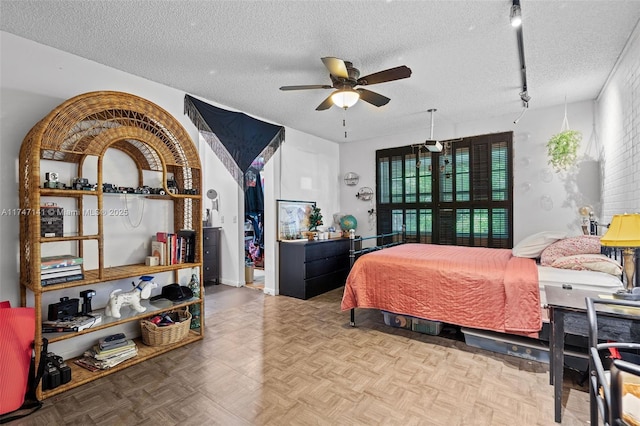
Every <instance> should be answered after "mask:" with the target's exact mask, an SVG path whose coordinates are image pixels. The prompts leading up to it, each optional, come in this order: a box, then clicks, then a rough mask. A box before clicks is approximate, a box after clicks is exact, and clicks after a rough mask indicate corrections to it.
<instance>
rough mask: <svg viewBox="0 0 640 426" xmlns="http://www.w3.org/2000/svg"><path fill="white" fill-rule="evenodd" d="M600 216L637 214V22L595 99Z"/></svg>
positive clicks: (639, 110)
mask: <svg viewBox="0 0 640 426" xmlns="http://www.w3.org/2000/svg"><path fill="white" fill-rule="evenodd" d="M597 112H598V116H597V129H598V133H599V140H600V146H601V149H602V160H603V161H602V171H603V174H602V176H603V178H602V206H603V211H602V218H601V221H602V222H604V223H608V222H609V221H610V220H611V217H612V216H613V215H614V214H620V213H640V25H638V26H636V28H635V31H634V32H633V34H632V35H631V37H630V38H629V42H628V44H627V46H626V49H625V51H624V52H623V54H622V56H621V57H620V60H619V62H618V64H617V67H616V69H615V70H614V73H613V74H612V75H611V78H610V79H609V81H608V83H607V84H606V86H605V87H604V90H603V91H602V93H601V94H600V96H599V97H598V100H597Z"/></svg>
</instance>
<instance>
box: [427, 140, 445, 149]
mask: <svg viewBox="0 0 640 426" xmlns="http://www.w3.org/2000/svg"><path fill="white" fill-rule="evenodd" d="M424 147H425V148H427V150H428V151H430V152H442V144H441V143H440V142H438V141H434V140H430V139H427V140H426V141H425V142H424Z"/></svg>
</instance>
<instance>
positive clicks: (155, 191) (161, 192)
mask: <svg viewBox="0 0 640 426" xmlns="http://www.w3.org/2000/svg"><path fill="white" fill-rule="evenodd" d="M149 192H150V193H151V194H155V195H167V191H165V190H164V188H149Z"/></svg>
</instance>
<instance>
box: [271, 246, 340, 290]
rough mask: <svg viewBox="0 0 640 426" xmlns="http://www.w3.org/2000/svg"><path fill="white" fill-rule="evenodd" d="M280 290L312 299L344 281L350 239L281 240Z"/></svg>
mask: <svg viewBox="0 0 640 426" xmlns="http://www.w3.org/2000/svg"><path fill="white" fill-rule="evenodd" d="M279 257H280V261H279V264H280V294H281V295H284V296H291V297H297V298H298V299H309V298H310V297H313V296H317V295H319V294H322V293H325V292H327V291H329V290H333V289H334V288H338V287H340V286H342V285H344V283H345V280H346V278H347V275H348V274H349V239H348V238H339V239H334V240H318V241H300V242H298V241H296V242H283V241H280V256H279Z"/></svg>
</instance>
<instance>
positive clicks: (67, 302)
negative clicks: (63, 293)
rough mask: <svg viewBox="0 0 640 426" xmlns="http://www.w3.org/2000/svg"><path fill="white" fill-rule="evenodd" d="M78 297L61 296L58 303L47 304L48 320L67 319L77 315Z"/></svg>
mask: <svg viewBox="0 0 640 426" xmlns="http://www.w3.org/2000/svg"><path fill="white" fill-rule="evenodd" d="M79 302H80V299H69V298H68V297H61V298H60V301H59V302H58V303H51V304H50V305H49V316H48V319H49V321H69V320H71V319H73V318H74V317H76V316H78V303H79Z"/></svg>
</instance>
